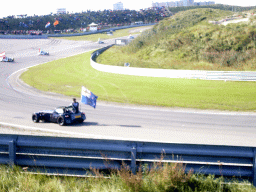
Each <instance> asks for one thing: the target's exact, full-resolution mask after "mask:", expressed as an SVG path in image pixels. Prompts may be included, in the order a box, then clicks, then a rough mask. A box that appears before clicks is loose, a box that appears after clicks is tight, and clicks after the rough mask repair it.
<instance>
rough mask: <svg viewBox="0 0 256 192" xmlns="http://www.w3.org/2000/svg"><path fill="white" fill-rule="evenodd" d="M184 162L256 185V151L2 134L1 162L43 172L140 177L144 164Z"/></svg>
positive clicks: (187, 166) (230, 147)
mask: <svg viewBox="0 0 256 192" xmlns="http://www.w3.org/2000/svg"><path fill="white" fill-rule="evenodd" d="M160 159H161V161H162V162H166V163H182V164H184V165H186V166H185V167H186V171H189V170H190V169H193V170H194V172H195V173H202V174H206V175H208V174H213V175H216V176H218V175H220V176H224V177H226V176H227V177H229V176H230V177H233V176H234V177H239V178H246V179H249V180H250V181H252V182H253V184H254V185H255V184H256V147H238V146H218V145H197V144H175V143H157V142H141V141H140V142H139V141H122V140H104V139H83V138H68V137H46V136H26V135H8V134H0V163H1V164H7V165H8V164H9V165H18V166H21V167H28V168H29V169H31V170H32V169H36V170H37V171H38V170H40V171H42V172H44V173H56V174H72V175H86V174H87V173H88V170H90V169H91V168H95V169H99V170H109V169H120V168H121V166H122V165H123V164H125V165H127V166H129V167H130V169H131V171H132V172H133V173H134V174H135V173H136V170H137V169H138V167H139V166H140V165H143V164H148V165H149V167H150V165H152V164H153V163H154V162H159V161H160Z"/></svg>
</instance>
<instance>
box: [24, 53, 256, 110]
mask: <svg viewBox="0 0 256 192" xmlns="http://www.w3.org/2000/svg"><path fill="white" fill-rule="evenodd" d="M90 56H91V52H88V53H84V54H81V55H77V56H73V57H69V58H65V59H59V60H56V61H52V62H49V63H46V64H43V65H39V66H36V67H32V68H30V69H29V70H28V71H26V72H25V73H23V74H22V76H21V78H22V79H23V80H24V81H25V82H26V83H27V84H29V85H31V86H33V87H35V88H37V89H39V90H43V91H49V92H56V93H60V94H63V95H68V96H75V97H80V93H81V86H86V87H87V88H88V89H89V90H91V91H92V92H93V93H95V94H96V95H97V96H98V100H103V101H109V102H120V103H130V104H141V105H153V106H166V107H185V108H199V109H219V110H230V111H255V109H256V102H255V98H256V86H255V85H256V83H255V82H229V81H227V82H224V81H204V80H192V79H191V80H189V79H169V78H152V77H138V76H129V75H119V74H111V73H105V72H100V71H97V70H95V69H93V68H92V67H91V65H90Z"/></svg>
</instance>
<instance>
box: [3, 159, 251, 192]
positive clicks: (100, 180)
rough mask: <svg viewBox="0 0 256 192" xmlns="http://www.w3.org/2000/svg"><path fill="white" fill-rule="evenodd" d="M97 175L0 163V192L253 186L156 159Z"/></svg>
mask: <svg viewBox="0 0 256 192" xmlns="http://www.w3.org/2000/svg"><path fill="white" fill-rule="evenodd" d="M92 173H93V175H95V176H96V177H85V178H81V177H64V176H57V175H55V176H47V175H42V174H29V173H27V172H26V171H24V170H22V168H21V167H17V166H16V167H14V168H10V167H7V166H4V165H2V166H0V191H3V192H9V191H10V192H29V191H31V192H55V191H56V192H66V191H72V192H73V191H92V192H101V191H109V192H117V191H119V192H120V191H122V192H150V191H154V192H169V191H176V192H190V191H191V192H192V191H198V192H199V191H214V192H218V191H219V192H221V191H225V192H229V191H230V192H232V191H234V192H237V191H241V192H250V191H251V192H253V191H256V188H255V187H253V186H252V185H250V184H249V183H248V182H246V181H244V182H240V183H238V182H237V181H235V180H234V181H232V182H231V183H230V184H223V182H224V178H223V177H220V178H215V177H214V176H212V175H209V176H204V175H198V174H193V172H192V171H190V172H189V173H185V166H184V165H182V164H166V163H161V162H158V163H156V164H154V166H153V168H152V169H150V170H149V169H148V167H147V166H146V165H144V166H143V167H141V168H140V169H139V171H138V172H137V174H136V175H134V174H133V173H132V172H131V171H130V170H129V168H128V167H127V166H126V165H123V167H122V168H121V169H120V170H116V171H111V173H110V174H109V175H108V178H106V177H104V176H105V174H104V173H101V172H99V171H98V170H92Z"/></svg>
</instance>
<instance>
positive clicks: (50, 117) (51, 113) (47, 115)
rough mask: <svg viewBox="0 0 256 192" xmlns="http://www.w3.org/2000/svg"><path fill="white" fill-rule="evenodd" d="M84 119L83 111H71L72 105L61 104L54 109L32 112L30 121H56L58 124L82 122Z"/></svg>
mask: <svg viewBox="0 0 256 192" xmlns="http://www.w3.org/2000/svg"><path fill="white" fill-rule="evenodd" d="M85 119H86V116H85V113H83V112H78V113H74V112H73V107H72V106H61V107H57V108H56V109H55V110H44V111H39V112H36V113H33V114H32V121H33V122H35V123H38V122H39V121H44V122H53V123H58V124H59V125H60V126H63V125H67V124H73V123H83V122H84V120H85Z"/></svg>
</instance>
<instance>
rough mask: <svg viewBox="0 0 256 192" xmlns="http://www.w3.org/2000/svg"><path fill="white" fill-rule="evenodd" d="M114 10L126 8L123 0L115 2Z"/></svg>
mask: <svg viewBox="0 0 256 192" xmlns="http://www.w3.org/2000/svg"><path fill="white" fill-rule="evenodd" d="M113 10H124V5H123V3H122V2H118V3H115V4H114V5H113Z"/></svg>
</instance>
